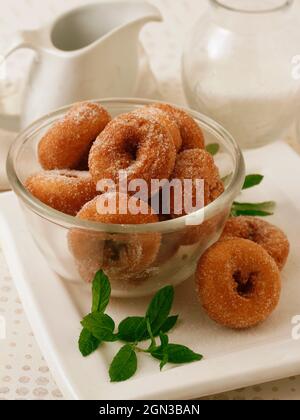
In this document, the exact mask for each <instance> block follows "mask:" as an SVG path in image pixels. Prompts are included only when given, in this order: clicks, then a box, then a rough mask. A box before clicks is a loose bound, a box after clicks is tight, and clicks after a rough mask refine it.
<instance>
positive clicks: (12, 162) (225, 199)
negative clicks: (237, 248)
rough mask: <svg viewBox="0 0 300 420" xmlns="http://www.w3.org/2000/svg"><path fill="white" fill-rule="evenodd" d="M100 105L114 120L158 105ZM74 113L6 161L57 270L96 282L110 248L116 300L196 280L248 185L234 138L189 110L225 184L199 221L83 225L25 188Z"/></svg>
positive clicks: (42, 122) (37, 126) (29, 136)
mask: <svg viewBox="0 0 300 420" xmlns="http://www.w3.org/2000/svg"><path fill="white" fill-rule="evenodd" d="M95 102H98V103H99V104H101V105H102V106H104V107H105V108H106V109H107V110H108V111H109V112H110V113H111V115H112V116H113V117H115V116H117V115H119V114H121V113H127V112H130V111H133V110H134V109H136V108H138V107H141V106H144V105H147V104H149V103H151V101H147V100H136V99H107V100H101V101H95ZM69 108H70V106H68V107H65V108H62V109H59V110H57V111H55V112H53V113H51V114H49V115H46V116H45V117H43V118H41V119H39V120H38V121H36V122H35V123H33V124H32V125H30V126H29V127H28V128H27V129H26V130H25V131H23V132H22V133H21V134H20V135H19V136H18V137H17V139H16V140H15V142H14V144H13V146H12V147H11V150H10V153H9V156H8V161H7V172H8V177H9V181H10V183H11V186H12V189H13V190H14V191H15V193H16V194H17V196H18V198H19V201H20V203H21V206H22V209H23V211H24V214H25V217H26V221H27V225H28V228H29V229H30V231H31V234H32V236H33V238H34V240H35V243H36V244H37V246H38V248H39V250H40V251H41V253H42V254H43V255H44V257H45V258H46V260H47V262H48V264H49V265H50V267H51V268H52V269H53V270H54V271H55V272H56V273H57V274H58V275H60V276H61V277H62V278H64V279H66V280H71V281H82V279H83V280H85V281H91V280H92V278H93V276H94V274H95V272H96V271H98V270H99V269H101V268H103V261H104V255H105V252H106V251H107V247H109V250H110V253H111V254H114V255H113V258H114V259H113V267H108V268H107V269H106V270H105V271H106V272H107V274H108V275H109V278H110V281H111V284H112V294H113V296H115V297H139V296H145V295H148V294H152V293H154V292H156V291H157V290H159V289H160V288H161V287H163V286H164V285H166V284H172V285H177V284H179V283H181V282H183V281H185V280H187V279H188V278H190V277H191V276H193V274H194V272H195V269H196V265H197V262H198V260H199V257H200V256H201V255H202V253H203V252H204V251H205V250H206V249H207V248H208V247H209V246H210V245H212V244H213V243H214V242H215V241H217V240H218V238H219V236H220V234H221V232H222V229H223V227H224V224H225V222H226V219H227V217H228V215H229V213H230V209H231V205H232V202H233V201H234V199H235V198H236V196H237V195H238V194H239V193H240V190H241V186H242V184H243V181H244V176H245V166H244V160H243V156H242V154H241V151H240V149H239V147H238V146H237V144H236V142H235V141H234V139H233V138H232V137H231V135H230V134H229V133H228V132H227V131H225V130H224V129H223V128H222V127H221V126H219V125H218V124H216V123H215V122H214V121H212V120H210V119H209V118H207V117H205V116H203V115H201V114H199V113H197V112H193V111H190V110H187V112H189V114H190V115H191V116H192V117H193V118H194V119H195V121H196V122H197V123H198V124H199V125H200V127H201V128H202V130H203V132H204V135H205V138H206V142H207V143H218V144H219V145H220V152H219V153H218V155H217V156H216V164H217V166H218V167H219V169H220V173H221V176H222V177H224V178H226V179H225V192H224V193H223V194H222V196H220V197H219V198H218V199H217V200H216V201H215V202H213V203H212V204H210V205H209V206H207V207H205V208H204V209H201V210H199V211H198V212H196V213H194V214H192V215H189V216H185V217H180V218H178V219H175V220H168V221H164V222H159V223H155V224H149V225H106V224H101V223H93V222H87V221H81V220H78V219H76V218H74V217H71V216H67V215H65V214H63V213H60V212H58V211H56V210H53V209H52V208H50V207H48V206H46V205H44V204H43V203H42V202H40V201H39V200H37V199H36V198H34V197H33V196H32V195H31V194H30V193H29V192H28V191H27V190H26V189H25V187H24V182H25V180H26V179H27V177H28V176H29V175H31V174H33V173H35V172H37V171H40V170H41V167H40V164H39V162H38V158H37V145H38V143H39V141H40V139H41V137H42V135H43V134H44V133H45V132H46V131H47V130H48V129H49V127H50V126H51V125H52V124H53V123H54V122H55V121H57V120H58V119H60V118H61V117H62V116H63V115H64V114H65V113H66V112H67V111H68V109H69ZM195 216H197V220H202V221H203V223H201V224H200V225H197V226H192V225H191V217H192V218H194V217H195ZM193 220H194V219H193ZM193 223H194V222H193ZM134 246H135V247H137V248H138V247H139V246H140V249H141V250H142V252H143V257H142V258H141V256H139V260H138V261H139V263H137V264H129V263H128V261H127V260H126V255H127V252H128V251H129V252H130V250H132V248H130V247H134ZM155 247H156V248H155ZM124 250H125V251H124ZM124 255H125V256H124ZM120 256H122V258H121V257H120Z"/></svg>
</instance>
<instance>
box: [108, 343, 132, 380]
mask: <svg viewBox="0 0 300 420" xmlns="http://www.w3.org/2000/svg"><path fill="white" fill-rule="evenodd" d="M136 371H137V357H136V354H135V351H134V349H133V347H132V346H131V345H129V344H127V345H126V346H124V347H122V348H121V350H120V351H119V352H118V354H117V355H116V356H115V358H114V360H113V361H112V364H111V365H110V368H109V376H110V380H111V382H123V381H127V379H129V378H131V377H132V376H133V375H134V374H135V373H136Z"/></svg>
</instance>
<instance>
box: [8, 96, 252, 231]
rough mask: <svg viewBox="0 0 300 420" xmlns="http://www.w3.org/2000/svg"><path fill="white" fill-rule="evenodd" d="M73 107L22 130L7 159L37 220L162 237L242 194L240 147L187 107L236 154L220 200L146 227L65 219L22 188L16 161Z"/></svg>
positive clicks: (130, 102) (134, 101)
mask: <svg viewBox="0 0 300 420" xmlns="http://www.w3.org/2000/svg"><path fill="white" fill-rule="evenodd" d="M89 102H96V103H99V104H100V105H102V106H104V107H105V106H108V104H111V105H120V106H144V105H149V104H151V103H154V102H155V103H168V102H166V101H157V100H150V99H140V98H105V99H94V100H89ZM73 105H74V104H70V105H67V106H64V107H61V108H58V109H57V110H55V111H53V112H50V113H48V114H46V115H44V116H43V117H41V118H39V119H37V120H36V121H34V122H33V123H32V124H30V125H29V126H28V127H27V128H25V129H24V130H22V131H21V132H20V133H19V134H18V136H17V137H16V139H15V140H14V142H13V144H12V146H11V147H10V150H9V153H8V157H7V164H6V169H7V176H8V179H9V182H10V185H11V187H12V189H13V191H14V192H15V193H16V195H17V196H18V197H19V198H20V199H21V201H22V202H23V203H24V204H26V205H27V207H29V209H30V210H31V211H32V212H34V213H35V214H37V215H38V216H40V217H42V218H43V219H46V220H47V221H49V222H51V223H54V224H56V225H59V226H61V227H64V228H66V229H70V228H77V229H81V230H88V231H93V232H106V233H112V234H126V233H136V234H142V233H149V232H159V233H169V232H176V231H178V230H181V229H183V228H184V227H187V226H191V225H189V224H188V223H187V222H188V219H189V218H190V217H191V216H193V217H196V216H197V217H202V220H203V221H205V220H207V219H210V218H211V217H213V216H214V215H215V214H217V213H218V212H219V211H221V210H222V208H223V207H224V203H229V202H231V201H233V200H234V198H235V197H236V195H237V194H238V192H239V191H240V189H241V187H242V185H243V182H244V176H245V162H244V158H243V154H242V152H241V149H240V147H239V146H238V144H237V143H236V141H235V140H234V138H233V137H232V136H231V134H230V133H229V132H228V131H227V130H226V129H225V128H223V127H222V126H221V125H220V124H218V123H217V122H215V121H214V120H213V119H211V118H209V117H207V116H205V115H203V114H201V113H199V112H197V111H194V110H191V109H189V108H186V107H182V106H180V108H181V109H183V110H185V111H186V112H187V113H188V114H189V115H191V116H192V117H193V118H196V119H197V120H199V121H200V122H201V124H202V125H203V126H206V127H208V128H209V129H210V130H211V131H212V132H213V133H214V134H215V136H216V137H217V135H218V136H221V137H222V138H223V139H224V140H225V142H226V143H227V144H228V143H229V144H230V145H231V147H232V148H233V151H234V158H235V163H236V165H235V168H234V171H233V174H232V178H231V181H230V183H229V185H228V186H227V188H226V189H225V192H224V193H223V194H222V195H221V196H220V197H218V198H217V199H216V200H215V201H214V202H213V203H211V204H209V205H208V206H206V207H204V208H202V209H200V210H198V211H197V212H194V213H192V214H190V215H186V216H182V217H179V218H177V219H173V220H167V221H163V222H157V223H151V224H147V225H116V224H103V223H99V222H90V221H84V220H80V219H77V218H76V217H74V216H69V215H66V214H64V213H62V212H59V211H57V210H55V209H52V208H51V207H49V206H47V205H46V204H44V203H42V202H41V201H39V200H38V199H37V198H35V197H34V196H32V195H31V194H30V193H29V192H28V191H27V190H26V188H25V186H24V185H23V183H22V181H21V180H20V178H19V177H18V174H17V168H16V165H15V158H16V157H17V156H18V154H19V152H20V151H21V150H22V147H23V146H24V144H25V143H26V142H27V141H29V140H30V138H31V137H32V136H33V135H34V134H36V132H38V131H40V130H41V129H42V128H43V127H45V126H46V125H47V124H48V122H49V120H50V119H54V117H55V116H56V115H57V116H61V114H62V113H63V112H67V111H68V110H69V109H70V108H71V107H72V106H73ZM170 105H173V106H176V107H178V105H176V104H172V103H170Z"/></svg>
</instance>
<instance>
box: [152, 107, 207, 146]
mask: <svg viewBox="0 0 300 420" xmlns="http://www.w3.org/2000/svg"><path fill="white" fill-rule="evenodd" d="M151 107H153V108H158V109H160V110H162V111H164V112H166V113H167V114H169V115H171V116H173V118H175V120H176V122H177V126H178V128H179V131H180V134H181V139H182V149H181V150H182V151H183V150H188V149H204V147H205V140H204V135H203V132H202V130H201V128H200V127H199V125H198V124H197V123H196V121H195V120H194V119H193V118H192V117H190V115H189V114H188V113H187V112H185V111H183V110H182V109H179V108H176V107H174V106H171V105H168V104H160V103H154V104H152V105H151Z"/></svg>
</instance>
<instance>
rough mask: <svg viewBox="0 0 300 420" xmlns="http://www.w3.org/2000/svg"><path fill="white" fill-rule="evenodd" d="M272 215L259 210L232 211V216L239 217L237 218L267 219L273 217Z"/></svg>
mask: <svg viewBox="0 0 300 420" xmlns="http://www.w3.org/2000/svg"><path fill="white" fill-rule="evenodd" d="M273 214H274V213H269V212H267V211H261V210H233V211H232V216H233V217H239V216H253V217H255V216H256V217H268V216H273Z"/></svg>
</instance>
